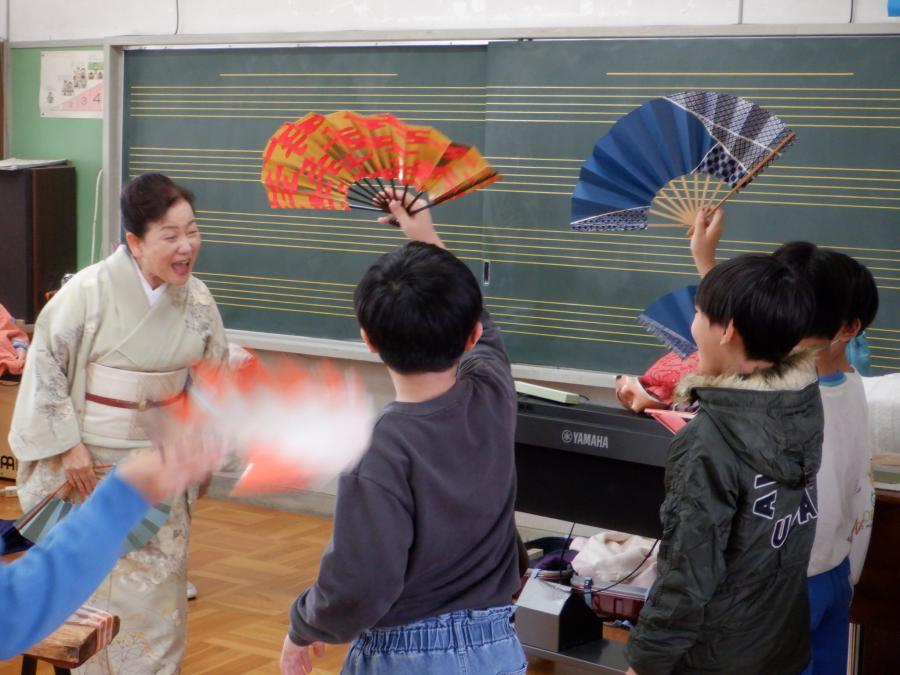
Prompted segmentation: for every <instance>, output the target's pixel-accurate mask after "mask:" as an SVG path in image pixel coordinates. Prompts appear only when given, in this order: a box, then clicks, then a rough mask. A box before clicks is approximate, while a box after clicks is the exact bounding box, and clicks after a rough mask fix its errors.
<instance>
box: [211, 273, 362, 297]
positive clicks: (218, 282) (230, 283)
mask: <svg viewBox="0 0 900 675" xmlns="http://www.w3.org/2000/svg"><path fill="white" fill-rule="evenodd" d="M197 277H199V278H200V279H201V280H203V274H202V273H201V274H197ZM205 283H206V285H207V286H209V287H210V288H212V287H213V286H216V287H218V286H219V285H221V284H225V285H226V286H248V287H250V288H274V289H278V290H282V291H301V292H303V293H336V294H338V295H347V296H351V297H348V298H347V300H350V299H351V298H352V296H353V291H332V290H331V289H329V288H296V287H294V286H279V285H278V284H254V283H249V282H241V281H227V280H226V279H207V280H205ZM233 290H234V292H236V293H237V292H244V291H243V289H241V288H235V289H233ZM247 292H249V291H247ZM297 297H298V298H318V299H319V300H327V299H329V298H327V297H323V296H318V295H316V296H310V295H298V296H297ZM330 299H332V300H341V299H343V298H330Z"/></svg>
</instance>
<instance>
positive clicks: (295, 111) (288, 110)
mask: <svg viewBox="0 0 900 675" xmlns="http://www.w3.org/2000/svg"><path fill="white" fill-rule="evenodd" d="M131 110H222V111H225V112H233V111H246V112H283V113H291V114H292V115H303V114H306V108H305V107H299V106H298V107H294V108H249V107H240V108H223V107H215V108H210V107H201V106H196V105H192V106H171V105H167V106H153V105H135V106H131ZM327 110H328V109H327V108H325V109H321V110H319V111H318V112H322V113H323V114H327V113H326V112H325V111H327ZM339 110H340V109H335V112H338V111H339ZM391 112H392V113H414V114H417V115H418V114H423V115H432V114H438V113H441V114H445V113H454V114H457V115H483V114H485V111H484V110H414V109H401V110H392V111H391ZM516 112H525V111H516ZM498 114H499V113H498ZM529 114H532V115H555V114H560V115H621V113H619V112H599V111H598V112H576V111H573V112H560V113H556V112H552V111H551V112H544V111H540V112H533V113H529ZM824 117H830V116H829V115H824ZM865 119H869V118H865ZM872 119H882V118H872ZM884 119H895V118H892V117H891V118H884Z"/></svg>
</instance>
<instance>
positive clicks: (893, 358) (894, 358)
mask: <svg viewBox="0 0 900 675" xmlns="http://www.w3.org/2000/svg"><path fill="white" fill-rule="evenodd" d="M872 358H873V359H878V360H880V361H900V356H884V355H883V354H878V355H877V356H873V357H872Z"/></svg>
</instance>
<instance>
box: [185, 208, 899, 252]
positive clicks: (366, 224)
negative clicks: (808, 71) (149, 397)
mask: <svg viewBox="0 0 900 675" xmlns="http://www.w3.org/2000/svg"><path fill="white" fill-rule="evenodd" d="M286 217H287V216H286ZM310 218H312V217H310ZM331 220H340V221H343V222H348V223H354V225H331V224H322V223H318V222H315V221H314V222H310V223H304V222H281V221H271V220H239V219H237V218H205V217H204V218H202V219H200V220H199V222H200V224H201V225H203V231H206V223H237V224H241V223H248V224H252V225H281V226H288V225H291V226H295V227H301V228H316V227H320V228H325V232H330V231H331V230H334V229H339V230H351V231H353V232H359V230H360V229H363V228H364V229H369V230H372V231H376V232H384V231H385V228H384V227H382V226H378V225H373V224H372V223H371V222H370V221H360V220H353V219H352V218H332V219H331ZM210 227H219V228H223V229H235V228H230V227H229V226H225V225H210ZM436 227H437V229H438V230H440V231H443V232H445V236H446V228H466V229H477V230H482V229H505V228H487V227H485V228H482V227H481V226H478V225H449V224H439V225H437V226H436ZM236 229H241V230H246V231H251V232H254V231H257V230H262V231H264V232H285V233H290V232H295V231H296V230H278V229H267V228H255V227H246V228H236ZM515 231H519V229H518V228H515ZM524 231H530V230H524ZM547 232H550V233H552V234H568V232H567V231H566V230H563V229H560V230H558V231H557V230H547ZM583 234H584V233H581V232H572V235H573V236H571V237H565V238H555V237H531V236H526V235H516V234H491V233H490V232H489V231H488V232H481V231H478V232H472V233H468V232H451V233H450V235H449V236H451V237H470V238H473V239H476V240H478V239H484V238H488V239H524V240H526V241H543V242H562V243H565V244H580V245H583V244H584V241H585V238H584V237H583V236H581V235H583ZM364 236H369V235H364ZM391 239H396V238H395V237H391ZM687 241H688V240H687V239H684V242H685V244H684V245H682V246H675V245H672V244H637V243H634V244H632V243H630V242H604V244H603V245H607V246H610V245H612V246H641V247H647V246H651V247H654V248H676V249H679V250H687ZM466 243H473V242H466ZM589 243H592V244H594V243H595V242H589ZM597 243H598V242H597ZM587 250H593V251H596V252H600V253H618V252H619V251H606V250H601V249H587ZM719 250H720V251H735V252H738V253H746V252H747V251H745V250H743V249H740V250H739V249H729V248H720V249H719ZM648 255H649V254H648ZM653 255H661V256H667V257H671V258H690V257H691V256H690V255H689V254H687V253H681V254H678V253H654V254H653ZM865 259H866V260H882V259H881V258H865ZM898 262H900V260H898Z"/></svg>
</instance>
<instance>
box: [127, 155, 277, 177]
mask: <svg viewBox="0 0 900 675" xmlns="http://www.w3.org/2000/svg"><path fill="white" fill-rule="evenodd" d="M145 156H147V157H149V156H152V155H135V154H133V155H130V158H134V157H145ZM199 158H200V156H198V159H199ZM202 158H203V159H215V158H214V157H210V156H209V155H203V156H202ZM177 159H185V158H184V157H177ZM227 159H236V158H232V157H228V158H227ZM128 164H129V166H139V165H142V164H159V160H155V161H152V162H151V161H148V160H141V159H139V160H134V159H131V161H129V162H128ZM165 165H166V166H215V167H226V168H235V169H256V170H257V173H258V172H259V171H260V170H261V169H262V162H257V163H256V164H222V163H220V162H214V163H210V164H199V163H197V162H170V161H167V162H165Z"/></svg>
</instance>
